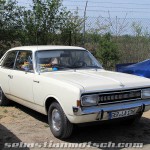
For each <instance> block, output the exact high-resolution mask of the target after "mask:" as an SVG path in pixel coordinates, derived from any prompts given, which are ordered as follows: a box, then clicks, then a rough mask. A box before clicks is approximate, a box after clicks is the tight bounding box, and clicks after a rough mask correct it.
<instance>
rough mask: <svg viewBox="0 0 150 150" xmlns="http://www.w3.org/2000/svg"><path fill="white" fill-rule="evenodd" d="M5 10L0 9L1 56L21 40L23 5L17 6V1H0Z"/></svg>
mask: <svg viewBox="0 0 150 150" xmlns="http://www.w3.org/2000/svg"><path fill="white" fill-rule="evenodd" d="M0 5H1V6H4V7H3V8H4V10H1V11H0V57H1V56H2V54H3V53H4V52H5V50H7V49H8V48H10V47H11V46H12V44H14V43H15V42H16V41H17V40H19V37H20V36H19V34H20V30H21V14H22V7H19V6H17V1H15V0H14V1H7V2H6V1H5V0H3V1H0Z"/></svg>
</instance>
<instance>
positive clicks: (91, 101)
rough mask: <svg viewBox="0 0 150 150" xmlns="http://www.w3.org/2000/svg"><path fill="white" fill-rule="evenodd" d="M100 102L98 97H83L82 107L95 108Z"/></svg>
mask: <svg viewBox="0 0 150 150" xmlns="http://www.w3.org/2000/svg"><path fill="white" fill-rule="evenodd" d="M98 100H99V96H98V95H85V96H82V99H81V103H82V106H94V105H97V103H98Z"/></svg>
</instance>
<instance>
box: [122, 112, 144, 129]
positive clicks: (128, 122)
mask: <svg viewBox="0 0 150 150" xmlns="http://www.w3.org/2000/svg"><path fill="white" fill-rule="evenodd" d="M142 114H143V113H140V114H138V115H136V116H134V117H132V118H129V119H126V120H123V121H122V122H121V124H123V125H125V126H131V125H135V124H137V123H138V122H139V121H140V119H141V117H142Z"/></svg>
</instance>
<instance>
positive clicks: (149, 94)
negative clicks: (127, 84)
mask: <svg viewBox="0 0 150 150" xmlns="http://www.w3.org/2000/svg"><path fill="white" fill-rule="evenodd" d="M147 98H150V89H143V90H142V99H147Z"/></svg>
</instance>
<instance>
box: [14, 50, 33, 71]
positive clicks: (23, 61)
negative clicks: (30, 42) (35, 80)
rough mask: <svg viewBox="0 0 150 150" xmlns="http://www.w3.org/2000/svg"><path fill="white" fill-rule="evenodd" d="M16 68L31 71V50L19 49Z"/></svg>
mask: <svg viewBox="0 0 150 150" xmlns="http://www.w3.org/2000/svg"><path fill="white" fill-rule="evenodd" d="M15 69H16V70H21V71H29V72H33V63H32V52H31V51H20V52H19V54H18V56H17V59H16V64H15Z"/></svg>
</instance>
